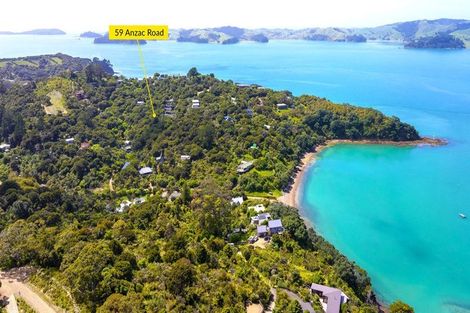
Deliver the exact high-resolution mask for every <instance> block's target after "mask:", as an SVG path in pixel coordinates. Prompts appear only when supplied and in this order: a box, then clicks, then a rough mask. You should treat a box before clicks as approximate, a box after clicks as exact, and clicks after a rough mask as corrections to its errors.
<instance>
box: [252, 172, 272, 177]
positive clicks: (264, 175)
mask: <svg viewBox="0 0 470 313" xmlns="http://www.w3.org/2000/svg"><path fill="white" fill-rule="evenodd" d="M255 172H256V173H258V175H259V176H261V177H271V176H273V175H274V171H258V170H255Z"/></svg>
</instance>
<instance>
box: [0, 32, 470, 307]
mask: <svg viewBox="0 0 470 313" xmlns="http://www.w3.org/2000/svg"><path fill="white" fill-rule="evenodd" d="M142 48H143V53H144V56H145V62H146V67H147V71H148V72H149V73H154V72H159V73H164V74H185V73H186V72H187V71H188V70H189V68H191V67H193V66H196V67H197V68H198V70H199V71H200V72H202V73H206V74H207V73H214V74H215V75H216V76H217V77H219V78H222V79H231V80H233V81H235V82H240V83H257V84H260V85H262V86H265V87H270V88H274V89H278V90H290V91H292V92H293V93H294V94H295V95H301V94H314V95H317V96H321V97H325V98H328V99H331V100H333V101H336V102H345V103H346V102H347V103H351V104H355V105H360V106H367V107H373V108H376V109H378V110H381V111H382V112H384V113H386V114H391V115H396V116H398V117H400V118H401V119H402V120H403V121H406V122H409V123H411V124H413V125H415V126H416V127H417V129H418V130H419V131H420V133H421V134H422V135H425V136H430V137H433V136H435V137H440V138H445V139H447V140H448V141H449V144H448V145H447V146H443V147H392V146H379V145H338V146H335V147H332V148H329V149H327V150H324V151H323V152H322V153H321V154H320V156H319V158H318V161H317V162H316V163H315V164H314V165H313V166H312V167H310V168H309V170H308V171H307V173H306V175H305V176H304V182H303V184H302V186H301V190H302V191H303V192H302V197H301V199H300V206H301V212H302V214H303V216H304V217H305V218H307V219H308V220H309V221H310V222H311V223H312V224H313V225H314V227H315V228H316V229H317V231H318V232H319V233H321V234H322V235H323V236H324V237H325V238H326V239H327V240H328V241H330V242H331V243H332V244H334V245H335V246H336V247H337V248H338V249H339V250H340V251H341V252H342V253H344V254H346V255H347V256H348V257H349V258H351V259H352V260H354V261H355V262H356V263H357V264H359V265H360V266H361V267H363V268H364V269H366V270H367V272H368V273H369V275H370V276H371V278H372V283H373V286H374V288H375V291H376V292H377V294H378V295H379V296H380V298H381V299H382V300H384V301H387V302H390V301H393V300H395V299H402V300H403V301H406V302H408V303H410V304H411V305H413V306H414V308H415V309H416V312H418V313H421V312H423V313H441V312H444V313H448V312H470V269H469V268H468V266H470V219H468V220H464V219H461V218H459V215H458V214H459V213H464V214H466V215H467V216H469V217H470V138H469V137H470V51H468V50H461V51H450V50H411V49H404V48H403V47H402V46H401V45H398V44H390V43H357V44H354V43H330V42H308V41H271V42H270V43H268V44H259V43H251V42H243V43H240V44H236V45H227V46H225V45H205V44H193V43H176V42H172V41H169V42H149V43H148V44H147V45H145V46H142ZM56 52H62V53H67V54H70V55H73V56H81V57H88V58H90V57H95V56H96V57H99V58H106V59H109V60H110V61H111V62H112V63H113V64H114V66H115V70H117V71H119V72H120V73H122V74H124V75H126V76H138V77H141V76H142V75H143V74H142V69H141V67H140V63H139V55H138V50H137V46H127V45H94V44H93V43H92V41H91V39H79V38H78V37H76V36H69V35H67V36H0V57H18V56H26V55H37V54H45V53H56Z"/></svg>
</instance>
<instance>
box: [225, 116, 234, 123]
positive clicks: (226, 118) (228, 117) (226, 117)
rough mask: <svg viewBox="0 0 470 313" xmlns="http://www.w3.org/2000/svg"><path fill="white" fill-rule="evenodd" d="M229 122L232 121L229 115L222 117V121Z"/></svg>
mask: <svg viewBox="0 0 470 313" xmlns="http://www.w3.org/2000/svg"><path fill="white" fill-rule="evenodd" d="M231 120H232V118H231V117H230V115H225V116H224V121H226V122H230V121H231Z"/></svg>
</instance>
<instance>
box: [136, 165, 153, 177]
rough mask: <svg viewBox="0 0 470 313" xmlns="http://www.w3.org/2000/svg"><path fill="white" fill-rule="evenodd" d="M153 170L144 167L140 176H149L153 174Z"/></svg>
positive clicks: (140, 171)
mask: <svg viewBox="0 0 470 313" xmlns="http://www.w3.org/2000/svg"><path fill="white" fill-rule="evenodd" d="M152 172H153V170H152V169H151V168H150V167H148V166H146V167H142V168H141V169H140V170H139V174H140V175H148V174H152Z"/></svg>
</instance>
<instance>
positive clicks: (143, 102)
mask: <svg viewBox="0 0 470 313" xmlns="http://www.w3.org/2000/svg"><path fill="white" fill-rule="evenodd" d="M136 103H137V105H143V104H145V101H142V100H139V101H137V102H136Z"/></svg>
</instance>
